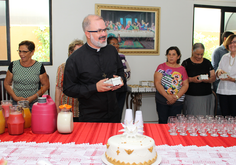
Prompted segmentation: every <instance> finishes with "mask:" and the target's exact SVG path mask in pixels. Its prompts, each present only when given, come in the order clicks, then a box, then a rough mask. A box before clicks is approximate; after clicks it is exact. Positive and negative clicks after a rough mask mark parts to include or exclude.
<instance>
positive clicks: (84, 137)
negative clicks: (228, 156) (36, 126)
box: [0, 123, 236, 147]
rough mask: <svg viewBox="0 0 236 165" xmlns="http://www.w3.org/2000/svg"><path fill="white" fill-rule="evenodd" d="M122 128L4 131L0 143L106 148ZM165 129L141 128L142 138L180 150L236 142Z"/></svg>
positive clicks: (114, 125)
mask: <svg viewBox="0 0 236 165" xmlns="http://www.w3.org/2000/svg"><path fill="white" fill-rule="evenodd" d="M122 128H123V127H122V125H121V124H120V123H74V130H73V132H72V133H71V134H60V133H58V131H55V132H54V133H52V134H34V133H32V131H31V128H27V129H25V130H24V133H23V134H22V135H18V136H12V135H9V133H8V129H7V128H6V130H5V133H3V134H1V135H0V141H1V142H5V141H13V142H20V141H25V142H36V143H42V142H49V143H56V142H60V143H63V144H64V143H71V142H74V143H75V144H82V143H89V144H97V143H102V144H106V142H107V140H108V138H109V137H111V136H113V135H116V134H121V133H122V132H118V131H119V130H121V129H122ZM168 129H169V127H168V125H166V124H151V123H145V124H144V135H147V136H150V137H152V138H153V139H154V140H155V142H156V145H157V146H158V145H164V144H167V145H171V146H173V145H179V144H182V145H183V146H189V145H196V146H206V145H208V146H210V147H216V146H223V147H230V146H235V145H236V138H232V137H230V136H229V137H221V136H219V137H212V136H210V135H208V136H207V137H202V136H196V137H192V136H190V135H189V134H188V135H187V136H181V135H177V136H171V135H170V134H169V132H168Z"/></svg>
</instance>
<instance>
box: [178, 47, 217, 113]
mask: <svg viewBox="0 0 236 165" xmlns="http://www.w3.org/2000/svg"><path fill="white" fill-rule="evenodd" d="M204 50H205V48H204V45H203V44H202V43H195V44H194V45H193V48H192V56H191V57H190V58H188V59H186V60H185V61H183V63H182V65H183V66H184V67H185V69H186V71H187V73H188V77H189V78H188V80H189V88H188V91H187V92H186V97H185V102H184V111H185V113H186V114H191V115H213V114H214V105H215V104H214V96H213V94H212V89H211V83H212V82H214V81H215V79H216V76H215V71H214V68H213V66H212V65H211V62H210V61H209V60H207V59H205V58H203V55H204Z"/></svg>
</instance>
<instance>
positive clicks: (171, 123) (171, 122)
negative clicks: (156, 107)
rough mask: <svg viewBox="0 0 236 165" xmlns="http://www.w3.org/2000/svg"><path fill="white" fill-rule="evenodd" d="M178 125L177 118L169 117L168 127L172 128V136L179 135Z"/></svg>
mask: <svg viewBox="0 0 236 165" xmlns="http://www.w3.org/2000/svg"><path fill="white" fill-rule="evenodd" d="M176 123H177V118H176V117H175V116H169V117H168V126H169V127H170V135H177V133H176Z"/></svg>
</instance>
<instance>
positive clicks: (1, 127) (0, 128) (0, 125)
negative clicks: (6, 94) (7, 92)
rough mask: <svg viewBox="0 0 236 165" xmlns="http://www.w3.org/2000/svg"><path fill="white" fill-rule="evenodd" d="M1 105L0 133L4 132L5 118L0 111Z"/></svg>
mask: <svg viewBox="0 0 236 165" xmlns="http://www.w3.org/2000/svg"><path fill="white" fill-rule="evenodd" d="M2 111H3V110H2V106H1V105H0V134H3V133H4V132H5V124H6V123H5V118H4V116H3V113H2Z"/></svg>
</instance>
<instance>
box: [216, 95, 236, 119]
mask: <svg viewBox="0 0 236 165" xmlns="http://www.w3.org/2000/svg"><path fill="white" fill-rule="evenodd" d="M219 97H220V109H221V113H222V115H223V116H228V115H231V116H236V95H221V94H219Z"/></svg>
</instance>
